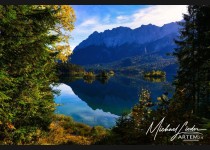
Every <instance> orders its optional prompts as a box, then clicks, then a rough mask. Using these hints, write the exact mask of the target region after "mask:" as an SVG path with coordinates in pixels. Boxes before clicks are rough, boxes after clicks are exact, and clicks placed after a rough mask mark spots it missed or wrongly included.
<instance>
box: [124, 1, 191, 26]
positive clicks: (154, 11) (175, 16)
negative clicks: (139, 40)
mask: <svg viewBox="0 0 210 150" xmlns="http://www.w3.org/2000/svg"><path fill="white" fill-rule="evenodd" d="M183 13H187V6H186V5H156V6H150V7H148V8H145V9H140V10H139V11H137V12H136V13H134V14H133V15H132V16H131V17H132V18H133V21H132V22H131V23H129V24H127V25H128V26H129V27H131V28H137V27H139V26H140V25H142V24H144V25H146V24H150V23H151V24H154V25H157V26H162V25H164V24H166V23H170V22H175V21H180V20H182V14H183Z"/></svg>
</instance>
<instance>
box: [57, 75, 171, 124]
mask: <svg viewBox="0 0 210 150" xmlns="http://www.w3.org/2000/svg"><path fill="white" fill-rule="evenodd" d="M65 84H66V85H65ZM65 84H61V85H60V86H59V87H58V88H59V89H61V95H60V96H57V97H56V98H55V101H56V103H61V104H62V106H58V107H57V113H60V114H65V115H68V116H72V117H73V118H74V120H75V121H78V122H83V123H85V124H88V125H91V126H95V125H101V126H104V127H107V128H109V127H112V126H114V125H115V120H116V118H117V117H118V116H120V115H122V114H123V113H124V112H130V110H131V108H132V107H133V106H134V105H135V104H136V103H138V99H139V91H140V90H141V89H142V88H144V89H148V90H150V91H151V93H152V98H153V101H156V100H157V97H158V96H160V95H162V93H163V92H165V91H168V92H169V93H170V91H171V94H172V92H173V88H172V87H171V84H170V83H169V82H158V83H156V82H150V81H146V80H144V79H140V78H138V79H137V78H134V79H131V78H128V77H122V76H114V77H112V78H111V79H109V81H108V82H106V83H105V84H102V83H101V82H100V81H98V80H95V81H93V82H92V83H91V84H89V83H86V82H84V81H83V80H76V81H74V82H69V83H65ZM169 96H170V94H169Z"/></svg>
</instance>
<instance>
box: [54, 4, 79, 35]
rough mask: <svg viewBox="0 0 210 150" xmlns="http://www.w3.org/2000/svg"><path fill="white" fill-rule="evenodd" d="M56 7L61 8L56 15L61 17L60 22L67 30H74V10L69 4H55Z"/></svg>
mask: <svg viewBox="0 0 210 150" xmlns="http://www.w3.org/2000/svg"><path fill="white" fill-rule="evenodd" d="M54 8H55V9H59V11H58V13H57V14H56V17H58V18H59V19H60V24H61V25H62V27H63V28H64V29H65V30H68V31H72V30H73V29H74V22H75V20H76V15H75V13H74V10H73V8H72V7H71V6H69V5H60V6H58V5H57V6H56V5H55V6H54Z"/></svg>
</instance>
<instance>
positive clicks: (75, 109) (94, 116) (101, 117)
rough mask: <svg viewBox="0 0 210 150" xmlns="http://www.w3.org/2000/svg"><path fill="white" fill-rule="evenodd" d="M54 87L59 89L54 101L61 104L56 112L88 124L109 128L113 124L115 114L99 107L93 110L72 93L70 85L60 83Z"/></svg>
mask: <svg viewBox="0 0 210 150" xmlns="http://www.w3.org/2000/svg"><path fill="white" fill-rule="evenodd" d="M55 89H59V90H61V93H60V96H56V97H55V102H56V103H58V104H61V105H60V106H57V110H56V113H59V114H65V115H68V116H71V117H72V118H73V119H74V120H75V121H77V122H82V123H85V124H88V125H90V126H96V125H101V126H104V127H106V128H109V127H112V126H114V125H115V120H116V118H118V116H117V115H114V114H111V113H110V112H104V111H103V110H101V109H96V110H93V109H92V108H90V107H89V106H88V105H87V103H86V102H84V101H82V100H81V99H80V98H79V97H78V96H77V95H75V94H74V92H73V91H72V89H71V87H69V86H67V85H65V84H61V85H59V86H58V87H55Z"/></svg>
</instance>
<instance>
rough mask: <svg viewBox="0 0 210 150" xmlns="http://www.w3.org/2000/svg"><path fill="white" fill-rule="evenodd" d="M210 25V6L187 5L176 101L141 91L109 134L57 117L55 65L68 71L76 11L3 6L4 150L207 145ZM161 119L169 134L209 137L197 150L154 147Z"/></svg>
mask: <svg viewBox="0 0 210 150" xmlns="http://www.w3.org/2000/svg"><path fill="white" fill-rule="evenodd" d="M209 18H210V6H206V5H189V6H188V14H183V21H181V22H179V24H180V25H181V26H182V28H181V29H180V31H179V32H180V36H179V37H178V38H177V39H176V40H175V41H174V42H175V43H176V45H177V48H176V49H174V52H173V54H172V55H173V56H175V57H176V58H177V60H178V64H179V68H178V72H177V76H176V77H175V80H174V83H173V84H174V85H175V92H174V95H173V97H172V98H168V93H167V92H164V93H163V94H162V95H161V96H160V97H157V100H158V101H157V103H154V102H153V101H152V99H151V92H150V91H148V90H147V89H142V90H141V91H139V102H138V103H137V104H136V105H135V106H134V107H133V108H132V110H131V113H129V114H126V113H125V114H123V115H122V116H121V117H120V118H119V119H118V120H117V123H116V126H114V127H113V128H112V129H105V128H103V127H101V126H95V127H90V126H88V125H85V124H82V123H77V122H75V121H74V120H73V119H72V118H71V117H68V116H63V115H56V114H54V110H55V108H56V104H55V102H54V99H53V98H54V94H59V91H55V90H53V88H52V86H54V85H57V84H58V81H59V75H60V74H61V72H58V66H59V65H58V63H63V64H65V63H66V62H67V60H68V57H69V56H70V55H71V53H72V50H71V48H70V44H71V43H69V38H70V37H71V32H72V30H73V29H74V23H75V20H76V15H75V13H74V10H73V8H72V7H71V6H67V5H0V144H1V145H58V144H79V145H93V144H95V145H100V144H102V145H107V144H110V145H116V144H121V145H122V144H126V145H136V144H144V145H145V144H165V145H173V144H180V145H183V144H187V145H196V144H210V19H209ZM64 66H65V65H64ZM72 67H75V66H72ZM76 69H77V67H76ZM63 70H65V68H63ZM66 71H69V70H68V68H67V69H66ZM75 72H76V71H75ZM77 72H79V75H80V73H82V74H83V73H84V70H83V69H82V68H79V69H78V70H77ZM109 73H110V74H112V75H114V72H109ZM153 73H154V74H155V72H153ZM159 73H160V74H161V76H164V75H165V74H164V73H161V72H159ZM89 74H91V73H89ZM89 74H88V73H86V76H87V77H89V76H91V75H89ZM103 76H105V77H107V73H106V72H102V74H101V76H100V75H99V78H101V77H103ZM163 117H165V122H164V126H166V125H167V124H168V123H171V124H173V125H174V126H176V125H178V124H180V123H183V120H184V121H185V120H186V121H188V122H189V126H193V125H195V126H196V127H198V128H201V129H207V130H205V131H203V132H202V134H203V136H204V137H203V139H201V140H199V141H197V142H183V140H181V139H175V140H173V141H170V138H171V136H173V133H171V132H166V133H159V135H158V137H157V138H156V140H154V135H155V133H151V134H146V131H147V129H148V127H149V126H150V124H151V123H152V122H154V124H157V123H158V122H159V121H160V120H161V119H162V118H163Z"/></svg>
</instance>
